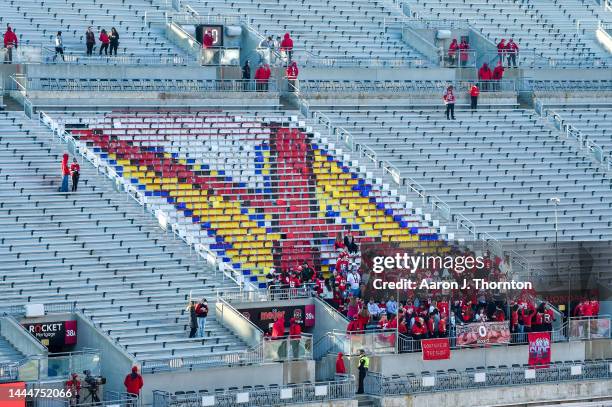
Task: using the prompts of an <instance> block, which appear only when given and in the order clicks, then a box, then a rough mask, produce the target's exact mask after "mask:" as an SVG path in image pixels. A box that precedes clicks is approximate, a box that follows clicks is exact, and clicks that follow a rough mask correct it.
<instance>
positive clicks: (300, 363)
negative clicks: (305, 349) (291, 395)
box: [255, 360, 315, 384]
mask: <svg viewBox="0 0 612 407" xmlns="http://www.w3.org/2000/svg"><path fill="white" fill-rule="evenodd" d="M282 366H283V381H282V383H283V384H287V383H303V382H308V381H309V382H314V381H315V361H314V360H297V361H294V362H284V363H282ZM255 384H258V383H255Z"/></svg>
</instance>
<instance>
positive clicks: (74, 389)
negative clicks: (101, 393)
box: [65, 373, 81, 406]
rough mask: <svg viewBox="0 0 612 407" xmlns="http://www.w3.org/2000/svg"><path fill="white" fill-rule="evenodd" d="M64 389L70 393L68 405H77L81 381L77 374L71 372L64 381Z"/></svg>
mask: <svg viewBox="0 0 612 407" xmlns="http://www.w3.org/2000/svg"><path fill="white" fill-rule="evenodd" d="M65 389H66V393H68V392H69V393H70V397H69V398H70V405H71V406H76V405H78V404H79V400H80V398H81V381H80V380H79V375H78V374H76V373H73V374H72V375H71V376H70V380H68V381H67V382H66V385H65Z"/></svg>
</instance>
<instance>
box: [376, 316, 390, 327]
mask: <svg viewBox="0 0 612 407" xmlns="http://www.w3.org/2000/svg"><path fill="white" fill-rule="evenodd" d="M388 327H389V320H388V319H387V314H386V313H382V314H380V319H379V320H378V329H387V328H388Z"/></svg>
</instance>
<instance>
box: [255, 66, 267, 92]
mask: <svg viewBox="0 0 612 407" xmlns="http://www.w3.org/2000/svg"><path fill="white" fill-rule="evenodd" d="M267 84H268V80H267V79H266V69H265V68H264V66H263V64H259V66H258V67H257V70H255V89H256V90H257V91H258V92H263V91H264V90H265V85H267Z"/></svg>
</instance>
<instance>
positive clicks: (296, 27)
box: [188, 0, 430, 67]
mask: <svg viewBox="0 0 612 407" xmlns="http://www.w3.org/2000/svg"><path fill="white" fill-rule="evenodd" d="M188 3H189V5H190V6H191V7H193V8H194V9H195V10H197V11H198V12H200V14H201V15H203V16H206V15H227V14H231V15H233V14H237V15H239V16H240V17H241V18H244V19H246V20H247V21H249V22H250V23H251V24H252V25H253V27H254V28H256V29H257V30H258V31H259V32H260V33H261V34H262V35H264V36H266V37H267V36H273V37H274V38H276V37H277V36H279V37H280V38H281V39H282V38H283V36H284V34H285V33H286V32H288V33H290V34H291V37H292V38H293V42H294V57H295V59H296V60H297V61H299V64H300V65H317V66H330V67H331V66H366V67H367V66H412V67H426V66H429V65H430V63H429V61H427V60H426V58H425V57H423V56H422V55H420V54H419V53H418V52H416V51H415V50H413V49H411V48H410V47H409V46H408V45H406V44H405V43H404V42H402V39H401V31H400V32H393V31H386V26H387V25H391V24H392V23H394V22H398V21H401V19H402V14H401V11H400V10H399V9H397V8H396V7H394V6H392V5H390V4H387V3H385V2H380V1H365V0H342V1H333V0H316V1H307V0H300V1H297V2H286V1H282V0H266V1H265V2H262V1H254V0H238V1H234V0H232V1H229V0H193V1H189V2H188ZM230 10H231V11H230Z"/></svg>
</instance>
